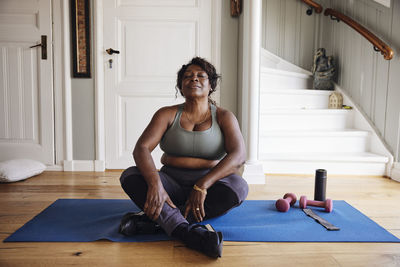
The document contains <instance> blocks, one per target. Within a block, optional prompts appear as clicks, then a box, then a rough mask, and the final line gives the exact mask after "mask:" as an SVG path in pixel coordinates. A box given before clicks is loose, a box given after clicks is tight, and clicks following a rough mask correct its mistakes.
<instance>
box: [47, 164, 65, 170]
mask: <svg viewBox="0 0 400 267" xmlns="http://www.w3.org/2000/svg"><path fill="white" fill-rule="evenodd" d="M46 171H63V166H61V165H51V166H46Z"/></svg>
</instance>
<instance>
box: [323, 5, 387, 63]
mask: <svg viewBox="0 0 400 267" xmlns="http://www.w3.org/2000/svg"><path fill="white" fill-rule="evenodd" d="M324 15H325V16H331V19H335V20H337V21H341V20H342V21H343V22H344V23H346V24H347V25H349V26H350V27H352V28H353V29H354V30H356V31H357V32H358V33H360V34H361V35H362V36H364V37H365V39H367V40H368V41H370V42H371V43H372V44H373V46H374V50H375V51H380V52H381V54H382V55H383V57H384V58H385V59H386V60H390V59H392V58H393V50H392V49H391V48H390V47H389V46H388V45H387V44H385V43H384V42H383V41H382V40H381V39H379V38H378V37H376V36H375V35H374V34H373V33H372V32H370V31H369V30H367V29H366V28H364V27H363V26H362V25H360V24H359V23H357V22H355V21H354V20H352V19H351V18H349V17H347V16H346V15H344V14H342V13H340V12H339V11H337V10H334V9H332V8H327V9H325V12H324Z"/></svg>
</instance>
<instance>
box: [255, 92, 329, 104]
mask: <svg viewBox="0 0 400 267" xmlns="http://www.w3.org/2000/svg"><path fill="white" fill-rule="evenodd" d="M330 94H332V91H323V90H313V89H304V90H299V89H268V90H263V91H261V94H260V107H261V109H280V108H293V109H294V108H307V109H327V108H328V104H329V95H330Z"/></svg>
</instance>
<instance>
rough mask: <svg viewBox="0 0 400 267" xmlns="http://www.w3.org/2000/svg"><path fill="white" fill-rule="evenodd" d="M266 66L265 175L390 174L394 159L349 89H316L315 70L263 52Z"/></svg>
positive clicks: (262, 139)
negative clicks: (332, 98)
mask: <svg viewBox="0 0 400 267" xmlns="http://www.w3.org/2000/svg"><path fill="white" fill-rule="evenodd" d="M261 55H262V57H261V70H260V72H261V73H260V74H261V75H260V76H261V78H260V88H261V89H260V124H259V160H260V162H261V163H262V164H263V168H264V173H294V174H313V173H315V170H316V169H326V170H327V171H328V174H354V175H387V170H388V169H389V166H388V165H390V164H391V162H392V161H393V157H392V156H391V154H390V152H389V151H388V150H387V149H386V147H385V145H384V144H383V142H382V141H381V140H380V138H379V137H378V136H377V135H376V133H375V131H374V128H373V126H371V125H370V123H368V121H367V119H366V118H365V117H364V116H362V114H361V113H360V111H359V110H358V109H357V108H356V107H355V105H354V104H353V103H352V102H351V99H349V98H348V97H347V96H346V95H345V94H344V92H343V91H342V90H341V89H340V88H337V89H336V90H338V91H340V92H341V93H342V94H343V95H344V104H346V105H349V106H352V107H354V108H353V109H351V110H347V109H328V100H329V95H330V94H331V93H332V91H321V90H310V88H312V76H311V73H310V72H308V71H305V70H303V69H301V68H299V67H297V66H295V65H293V64H291V63H289V62H286V61H284V60H282V59H280V58H279V57H277V56H275V55H273V54H271V53H269V52H268V51H266V50H263V51H262V53H261Z"/></svg>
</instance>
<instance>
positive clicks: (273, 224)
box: [4, 199, 400, 242]
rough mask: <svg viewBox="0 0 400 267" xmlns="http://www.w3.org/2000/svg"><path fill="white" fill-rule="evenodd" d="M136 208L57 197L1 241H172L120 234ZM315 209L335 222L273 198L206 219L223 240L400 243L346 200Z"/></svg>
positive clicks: (114, 201) (113, 201)
mask: <svg viewBox="0 0 400 267" xmlns="http://www.w3.org/2000/svg"><path fill="white" fill-rule="evenodd" d="M133 211H139V209H138V208H137V207H136V206H135V205H134V204H133V203H132V201H130V200H125V199H59V200H57V201H55V202H54V203H53V204H51V205H50V206H49V207H48V208H46V209H45V210H44V211H42V212H41V213H40V214H38V215H37V216H36V217H34V218H33V219H32V220H30V221H29V222H27V223H26V224H25V225H24V226H22V227H21V228H20V229H18V230H17V231H16V232H15V233H14V234H12V235H11V236H9V237H8V238H7V239H6V240H4V242H17V241H20V242H30V241H34V242H53V241H54V242H57V241H58V242H89V241H95V240H101V239H106V240H110V241H116V242H142V241H160V240H170V237H168V236H167V235H166V234H164V233H161V234H157V235H138V236H134V237H125V236H123V235H121V234H119V233H118V226H119V222H120V220H121V218H122V216H123V215H124V214H125V213H127V212H133ZM313 211H314V212H315V213H316V214H318V215H319V216H321V217H322V218H324V219H325V220H327V221H329V222H330V223H332V224H334V225H335V226H338V227H339V228H340V231H328V230H326V229H325V228H324V227H323V226H321V225H320V224H318V223H317V222H316V221H314V220H313V219H312V218H311V217H308V216H306V215H305V214H304V212H303V211H302V210H301V209H300V208H298V203H296V205H295V207H292V208H291V209H290V210H289V211H288V212H285V213H282V212H278V211H277V210H276V209H275V201H272V200H247V201H245V202H243V204H242V205H241V206H239V207H237V208H235V209H233V210H231V211H230V212H229V213H228V214H226V215H223V216H221V217H218V218H214V219H210V220H208V221H204V222H203V223H204V224H206V223H210V224H211V225H213V227H214V228H215V229H216V230H217V231H222V232H223V235H224V240H226V241H260V242H400V239H398V238H397V237H395V236H394V235H392V234H391V233H389V232H388V231H386V230H385V229H384V228H382V227H380V226H379V225H378V224H376V223H375V222H374V221H372V220H371V219H369V218H368V217H367V216H365V215H363V214H362V213H361V212H359V211H358V210H357V209H355V208H353V207H352V206H351V205H349V204H348V203H346V202H345V201H334V210H333V211H332V212H331V213H326V212H324V211H323V210H322V209H320V208H313Z"/></svg>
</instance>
